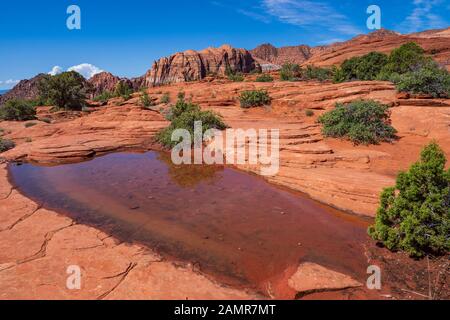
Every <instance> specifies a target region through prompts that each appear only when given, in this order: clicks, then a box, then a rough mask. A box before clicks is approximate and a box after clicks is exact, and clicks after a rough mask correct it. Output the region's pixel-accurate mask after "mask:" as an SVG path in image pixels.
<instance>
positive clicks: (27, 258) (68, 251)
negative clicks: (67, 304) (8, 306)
mask: <svg viewBox="0 0 450 320" xmlns="http://www.w3.org/2000/svg"><path fill="white" fill-rule="evenodd" d="M7 186H10V185H9V182H8V180H7V171H6V166H5V165H4V164H1V165H0V299H3V300H5V299H6V300H8V299H39V300H42V299H116V298H117V299H180V300H185V299H190V300H191V299H192V300H199V299H256V298H258V296H257V295H255V294H251V293H246V292H245V291H242V290H235V289H230V288H226V287H223V286H221V285H219V284H218V283H216V282H214V281H212V280H210V279H208V278H206V277H205V276H203V275H201V274H198V273H197V272H195V271H193V268H192V267H190V266H188V265H187V266H176V265H174V264H173V263H171V262H167V261H163V260H162V258H161V257H160V256H159V255H157V254H155V253H154V252H152V251H150V250H149V249H148V248H144V247H141V246H138V245H127V244H124V243H119V242H117V241H116V240H114V239H113V238H111V237H110V236H108V235H107V234H104V233H103V232H101V231H98V230H96V229H94V228H91V227H88V226H83V225H78V224H76V223H75V222H74V221H72V220H71V219H69V218H67V217H64V216H62V215H59V214H58V213H56V212H52V211H49V210H46V209H42V208H40V207H39V206H38V205H37V204H36V203H34V202H33V201H31V200H29V199H27V198H25V197H24V196H22V195H21V194H19V193H18V192H17V191H15V190H12V189H11V188H10V187H7ZM73 265H76V266H80V267H81V268H82V269H81V279H82V282H81V284H82V286H81V289H80V290H70V289H69V288H68V287H67V286H66V281H67V277H68V273H67V268H68V266H73Z"/></svg>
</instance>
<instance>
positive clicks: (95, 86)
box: [88, 72, 120, 97]
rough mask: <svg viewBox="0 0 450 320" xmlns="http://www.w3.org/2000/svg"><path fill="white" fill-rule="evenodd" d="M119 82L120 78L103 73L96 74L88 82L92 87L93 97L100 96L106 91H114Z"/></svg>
mask: <svg viewBox="0 0 450 320" xmlns="http://www.w3.org/2000/svg"><path fill="white" fill-rule="evenodd" d="M119 81H120V78H119V77H116V76H115V75H113V74H112V73H109V72H101V73H98V74H96V75H95V76H93V77H92V78H90V79H89V80H88V82H89V83H90V84H91V86H92V97H95V96H98V95H99V94H101V93H102V92H105V91H109V92H112V91H114V89H115V88H116V85H117V83H118V82H119Z"/></svg>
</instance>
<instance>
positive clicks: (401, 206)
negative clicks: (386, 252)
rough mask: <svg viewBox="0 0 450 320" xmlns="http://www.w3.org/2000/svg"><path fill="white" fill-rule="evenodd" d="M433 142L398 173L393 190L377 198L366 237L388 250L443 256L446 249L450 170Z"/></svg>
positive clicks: (449, 224)
mask: <svg viewBox="0 0 450 320" xmlns="http://www.w3.org/2000/svg"><path fill="white" fill-rule="evenodd" d="M445 164H446V157H445V154H444V152H443V151H442V149H441V148H440V147H439V145H438V144H437V143H436V142H433V143H431V144H430V145H428V146H427V147H425V148H424V150H423V151H422V154H421V160H420V161H419V162H417V163H415V164H414V165H412V167H411V168H410V170H409V171H408V172H403V173H400V175H399V176H398V178H397V184H396V186H395V187H392V188H387V189H385V190H384V192H383V194H382V196H381V206H380V208H379V210H378V214H377V217H376V222H375V225H374V226H372V227H370V228H369V234H370V236H371V237H372V238H373V239H374V240H377V241H380V242H382V243H383V244H384V245H385V246H386V247H387V248H388V249H390V250H403V251H406V252H407V253H409V254H410V255H411V256H412V257H423V256H425V255H428V254H445V253H447V252H448V251H449V249H450V170H447V171H446V170H445Z"/></svg>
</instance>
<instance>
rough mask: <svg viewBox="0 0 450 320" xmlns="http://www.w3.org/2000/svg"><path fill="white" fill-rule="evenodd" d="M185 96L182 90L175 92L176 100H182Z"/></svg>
mask: <svg viewBox="0 0 450 320" xmlns="http://www.w3.org/2000/svg"><path fill="white" fill-rule="evenodd" d="M185 98H186V93H185V92H184V91H180V92H178V94H177V99H178V101H184V99H185Z"/></svg>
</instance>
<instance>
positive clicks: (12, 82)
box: [0, 79, 20, 85]
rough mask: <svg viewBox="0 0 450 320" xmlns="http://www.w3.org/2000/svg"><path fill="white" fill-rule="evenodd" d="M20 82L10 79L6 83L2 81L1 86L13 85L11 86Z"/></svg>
mask: <svg viewBox="0 0 450 320" xmlns="http://www.w3.org/2000/svg"><path fill="white" fill-rule="evenodd" d="M19 81H20V80H13V79H8V80H5V81H0V84H6V85H11V84H18V83H19Z"/></svg>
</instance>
